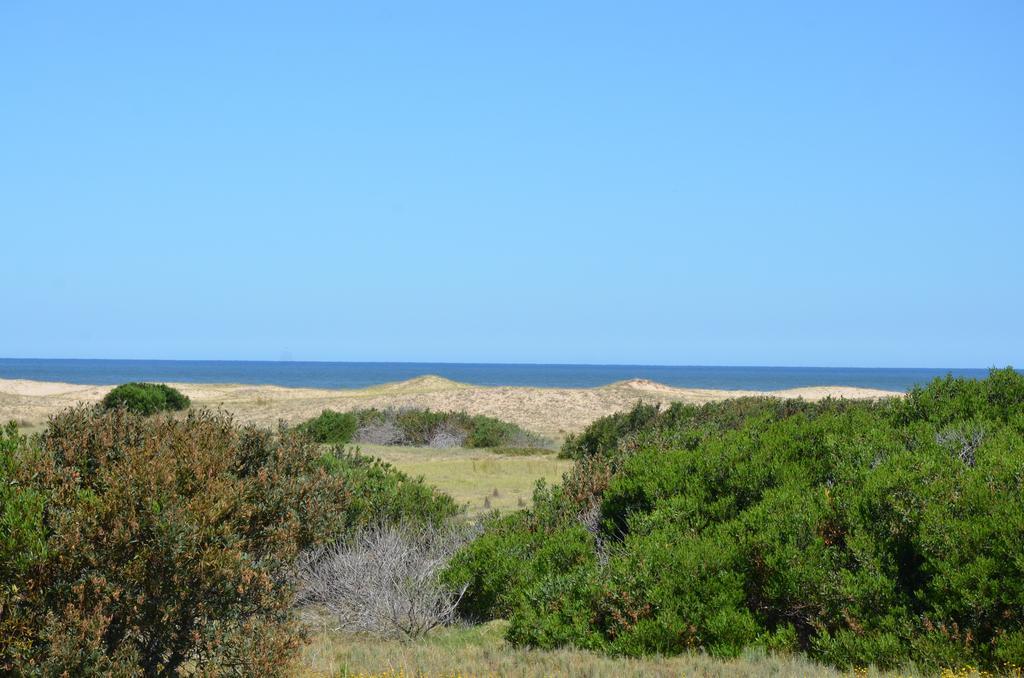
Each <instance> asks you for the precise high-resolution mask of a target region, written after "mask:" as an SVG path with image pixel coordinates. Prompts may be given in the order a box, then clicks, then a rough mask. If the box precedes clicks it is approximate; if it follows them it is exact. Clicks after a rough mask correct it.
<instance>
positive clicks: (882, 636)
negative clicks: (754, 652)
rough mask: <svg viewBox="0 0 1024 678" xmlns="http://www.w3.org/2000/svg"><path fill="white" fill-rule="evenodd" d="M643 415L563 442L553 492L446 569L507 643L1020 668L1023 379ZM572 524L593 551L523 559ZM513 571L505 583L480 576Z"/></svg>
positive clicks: (1002, 374) (1023, 638) (1009, 375)
mask: <svg viewBox="0 0 1024 678" xmlns="http://www.w3.org/2000/svg"><path fill="white" fill-rule="evenodd" d="M637 415H638V416H637V417H635V418H633V419H632V422H633V423H630V421H631V419H630V417H629V416H622V417H619V418H617V419H613V420H607V419H606V420H604V421H601V422H598V423H597V424H595V428H594V430H593V431H589V432H585V433H584V434H583V435H582V436H580V437H579V438H578V439H576V440H575V441H573V442H572V444H571V445H570V452H571V453H573V454H575V455H576V456H578V457H579V460H578V462H577V466H576V468H575V469H574V470H573V472H572V473H570V474H568V476H567V477H566V482H565V483H564V484H563V487H562V488H558V489H556V490H553V491H545V492H542V493H538V494H537V496H536V497H535V503H536V507H535V508H534V509H532V510H531V511H529V512H525V513H523V514H521V515H520V516H516V517H509V518H506V519H504V521H505V522H503V523H501V524H500V525H499V524H495V525H494V526H492V528H491V529H490V530H489V531H488V532H487V533H485V535H484V537H483V538H481V539H480V540H479V541H478V542H477V543H474V544H473V545H471V546H470V547H469V549H467V551H466V552H465V553H464V554H462V555H461V556H460V558H459V559H457V561H456V563H455V564H454V565H453V567H457V568H459V567H461V568H463V571H462V572H461V574H462V575H463V576H468V577H469V580H470V581H471V582H472V584H471V587H470V590H469V591H468V592H467V598H466V603H465V604H466V605H467V607H469V608H470V609H471V610H472V612H473V613H474V614H475V615H478V616H488V615H492V616H493V615H504V616H509V617H510V620H511V624H510V627H509V636H508V637H509V639H510V640H511V641H513V642H516V643H519V644H525V645H532V646H538V647H554V646H559V645H566V644H572V645H577V646H580V647H589V648H594V649H600V650H604V651H607V652H613V653H622V654H631V655H633V654H637V655H638V654H649V653H668V654H672V653H681V652H687V651H693V650H703V651H706V652H709V653H711V654H715V655H721V656H735V655H736V654H738V653H739V652H741V651H743V650H744V648H747V647H751V646H760V647H763V648H766V649H768V650H770V651H803V652H807V653H809V654H810V655H812V656H814V657H816V658H818V659H820V660H822V661H825V662H828V663H830V664H833V665H835V666H837V667H841V668H848V667H857V666H866V665H868V664H875V665H878V666H880V667H890V668H891V667H897V666H899V665H902V664H906V663H915V664H917V665H918V666H919V667H921V668H924V669H938V668H939V667H958V666H963V665H967V664H970V665H974V666H983V667H987V668H992V669H1005V668H1012V666H1013V665H1016V666H1020V665H1022V664H1024V540H1022V539H1021V537H1020V535H1022V534H1024V502H1022V501H1021V497H1022V496H1024V377H1022V376H1021V375H1020V374H1019V373H1017V372H1014V371H1013V370H1011V369H1006V370H993V371H992V372H991V374H990V376H989V378H988V379H985V380H980V381H971V380H963V379H952V378H946V379H939V380H936V381H934V382H933V383H932V384H930V385H928V386H926V387H922V388H918V389H914V390H913V391H912V392H911V393H910V394H908V396H907V397H906V398H899V399H893V400H889V401H884V402H880V403H853V402H845V401H826V402H822V403H803V402H801V401H768V400H764V399H741V400H737V401H733V402H726V403H717V404H714V405H707V406H702V407H695V406H676V407H673V408H669V409H668V410H665V411H663V412H654V413H652V412H650V410H646V411H640V412H638V413H637ZM580 441H592V443H593V444H591V443H590V442H587V443H581V442H580ZM538 516H547V518H546V519H545V520H544V521H542V524H543V528H542V529H541V528H540V527H539V525H540V524H539V523H538V522H537V521H538ZM581 528H586V530H587V533H588V534H589V535H590V537H591V538H592V541H591V542H590V543H591V544H592V547H593V553H594V558H580V559H578V560H575V561H573V560H564V559H563V560H562V561H560V562H559V567H556V568H544V567H540V566H538V562H539V559H541V558H542V556H541V553H542V551H543V550H544V545H545V544H549V543H563V542H564V540H566V539H570V540H571V538H572V537H571V535H574V534H583V533H581V532H580V530H581ZM538 534H544V535H545V536H544V538H543V539H540V538H539V537H538V536H537V535H538ZM513 563H519V565H518V570H517V573H518V576H513V575H506V576H504V579H505V580H506V581H508V586H507V587H506V586H504V585H503V584H502V580H501V579H499V578H492V577H490V574H489V573H490V572H494V571H497V572H502V571H504V570H505V569H508V568H511V567H512V566H513ZM512 587H514V590H515V591H518V592H519V593H515V592H513V588H512Z"/></svg>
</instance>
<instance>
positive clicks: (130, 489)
mask: <svg viewBox="0 0 1024 678" xmlns="http://www.w3.org/2000/svg"><path fill="white" fill-rule="evenodd" d="M15 475H16V477H14V478H12V479H11V480H10V483H11V486H12V487H19V488H26V490H28V489H30V490H31V491H32V492H35V493H39V494H40V495H41V496H42V497H43V498H44V501H45V509H44V512H43V524H44V528H45V534H46V546H45V549H42V550H41V552H40V553H39V554H37V557H36V558H35V559H34V560H33V561H32V562H30V563H28V564H26V565H25V566H24V567H22V568H21V569H20V570H19V575H18V581H16V582H4V584H5V586H6V587H7V588H6V590H7V591H9V592H10V591H16V594H17V595H11V594H9V595H7V596H6V598H5V605H3V606H0V622H4V621H5V620H8V619H13V620H17V621H18V623H17V624H13V623H12V624H8V625H7V626H4V628H5V629H7V630H11V629H17V630H18V634H19V637H13V635H12V636H8V637H5V638H4V639H3V643H2V647H0V672H7V671H18V672H20V673H28V674H31V673H42V674H56V675H60V674H67V675H91V674H95V673H111V674H119V675H136V674H147V675H153V674H164V675H166V674H173V673H175V672H187V673H203V674H225V673H227V674H240V675H267V674H274V673H279V672H280V671H282V670H283V668H284V667H285V666H286V665H287V663H288V662H289V661H290V660H291V658H292V656H293V655H294V653H295V651H296V649H297V648H298V645H299V643H300V642H301V630H300V628H299V626H298V625H297V623H296V621H295V619H294V615H293V611H292V609H291V603H292V597H293V590H292V588H291V585H290V584H289V576H288V575H289V571H290V568H291V566H292V564H293V563H294V561H295V559H296V557H297V556H298V554H299V553H300V551H301V550H303V549H306V548H309V547H312V546H316V545H317V544H318V543H320V542H323V541H329V540H330V539H332V538H334V537H336V536H337V535H338V534H341V533H343V532H344V531H345V530H346V528H347V525H346V523H347V522H349V521H350V520H351V515H350V513H349V510H350V508H351V498H352V493H351V491H350V488H348V487H347V486H346V485H347V483H348V482H349V481H348V480H346V478H345V477H343V476H342V475H339V474H335V473H329V472H328V471H327V470H326V469H325V467H324V465H323V463H322V461H321V453H320V450H319V448H318V447H317V446H316V445H315V444H314V443H312V442H310V441H309V440H308V438H305V437H303V436H299V435H294V434H292V433H289V432H288V431H286V430H282V431H280V432H270V431H265V430H261V429H257V428H239V427H238V426H236V425H235V424H234V423H233V422H232V420H231V418H230V417H229V416H227V415H224V414H217V413H211V412H205V411H200V412H190V413H189V414H188V416H187V417H185V418H180V417H179V418H170V417H157V418H151V419H148V420H147V419H144V418H142V417H140V416H137V415H133V414H131V413H129V412H127V411H125V410H114V411H110V412H100V411H97V410H95V409H91V408H86V407H81V408H77V409H71V410H68V411H65V412H63V413H61V414H59V415H57V416H56V417H54V418H53V419H52V420H51V421H50V425H49V427H48V429H47V431H46V433H45V434H43V436H42V437H41V438H39V439H37V440H36V441H35V443H34V444H33V443H28V442H24V441H23V442H22V443H21V450H20V452H19V463H18V464H17V466H16V469H15ZM12 648H13V649H12Z"/></svg>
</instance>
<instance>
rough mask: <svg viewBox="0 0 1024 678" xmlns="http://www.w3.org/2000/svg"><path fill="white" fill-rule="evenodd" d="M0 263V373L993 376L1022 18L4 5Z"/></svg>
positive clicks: (731, 7) (442, 6)
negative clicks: (946, 370)
mask: <svg viewBox="0 0 1024 678" xmlns="http://www.w3.org/2000/svg"><path fill="white" fill-rule="evenodd" d="M497 5H503V7H498V6H497ZM0 233H2V240H0V242H2V248H0V251H2V265H0V290H2V298H3V307H4V308H3V314H2V318H3V320H2V322H0V356H4V357H110V358H228V359H230V358H237V359H278V358H293V359H297V360H403V361H404V360H408V361H420V360H423V361H432V360H437V361H467V362H468V361H502V362H589V363H648V364H713V365H826V366H828V365H831V366H843V365H845V366H935V367H974V366H978V367H985V366H989V365H993V364H996V365H1004V364H1007V363H1014V364H1016V365H1017V366H1018V367H1019V366H1021V365H1024V294H1022V293H1024V266H1022V253H1024V3H1022V2H1020V1H1019V0H1008V1H1002V2H1001V1H998V0H985V1H984V2H967V1H960V2H938V1H935V0H927V1H922V2H844V3H837V2H806V3H793V2H782V3H767V2H743V3H730V2H721V3H718V2H715V3H706V2H705V3H682V2H665V3H623V2H595V1H594V0H588V1H586V2H577V3H571V2H528V3H522V2H517V3H481V2H465V3H457V4H456V3H447V2H429V3H423V2H416V3H408V4H402V3H394V2H381V3H377V2H366V3H358V5H357V4H356V3H344V2H323V3H311V2H287V3H285V2H274V3H270V2H268V3H260V2H254V1H253V0H247V1H245V2H166V3H152V2H120V3H118V2H88V3H87V2H40V1H37V0H5V1H3V2H0Z"/></svg>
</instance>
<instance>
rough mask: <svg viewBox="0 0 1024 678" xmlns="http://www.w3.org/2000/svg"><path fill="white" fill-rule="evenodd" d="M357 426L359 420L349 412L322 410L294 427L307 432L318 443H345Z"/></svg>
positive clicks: (348, 440)
mask: <svg viewBox="0 0 1024 678" xmlns="http://www.w3.org/2000/svg"><path fill="white" fill-rule="evenodd" d="M358 426H359V420H358V419H357V418H356V415H354V414H352V413H351V412H334V411H333V410H324V411H323V412H321V413H320V415H319V416H317V417H314V418H313V419H310V420H309V421H307V422H305V423H303V424H300V425H299V426H297V427H296V428H298V429H299V430H300V431H304V432H305V433H307V434H309V436H310V437H311V438H312V439H313V440H314V441H316V442H318V443H331V444H334V445H346V444H348V443H350V442H351V441H352V436H353V435H355V432H356V427H358Z"/></svg>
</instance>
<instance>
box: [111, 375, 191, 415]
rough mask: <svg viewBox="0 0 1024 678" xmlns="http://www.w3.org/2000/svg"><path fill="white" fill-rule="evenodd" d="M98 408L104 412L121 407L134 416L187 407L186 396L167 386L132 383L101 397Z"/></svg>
mask: <svg viewBox="0 0 1024 678" xmlns="http://www.w3.org/2000/svg"><path fill="white" fill-rule="evenodd" d="M100 406H101V407H102V408H103V409H105V410H112V409H116V408H118V407H123V408H125V409H127V410H129V411H130V412H134V413H135V414H142V415H149V414H155V413H157V412H172V411H178V410H184V409H186V408H188V406H189V399H188V396H185V395H183V394H182V393H181V391H179V390H177V389H175V388H172V387H170V386H168V385H167V384H146V383H141V382H132V383H129V384H121V385H120V386H116V387H114V388H113V389H112V390H111V391H110V392H109V393H107V395H105V396H104V397H103V401H102V402H101V403H100Z"/></svg>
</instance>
